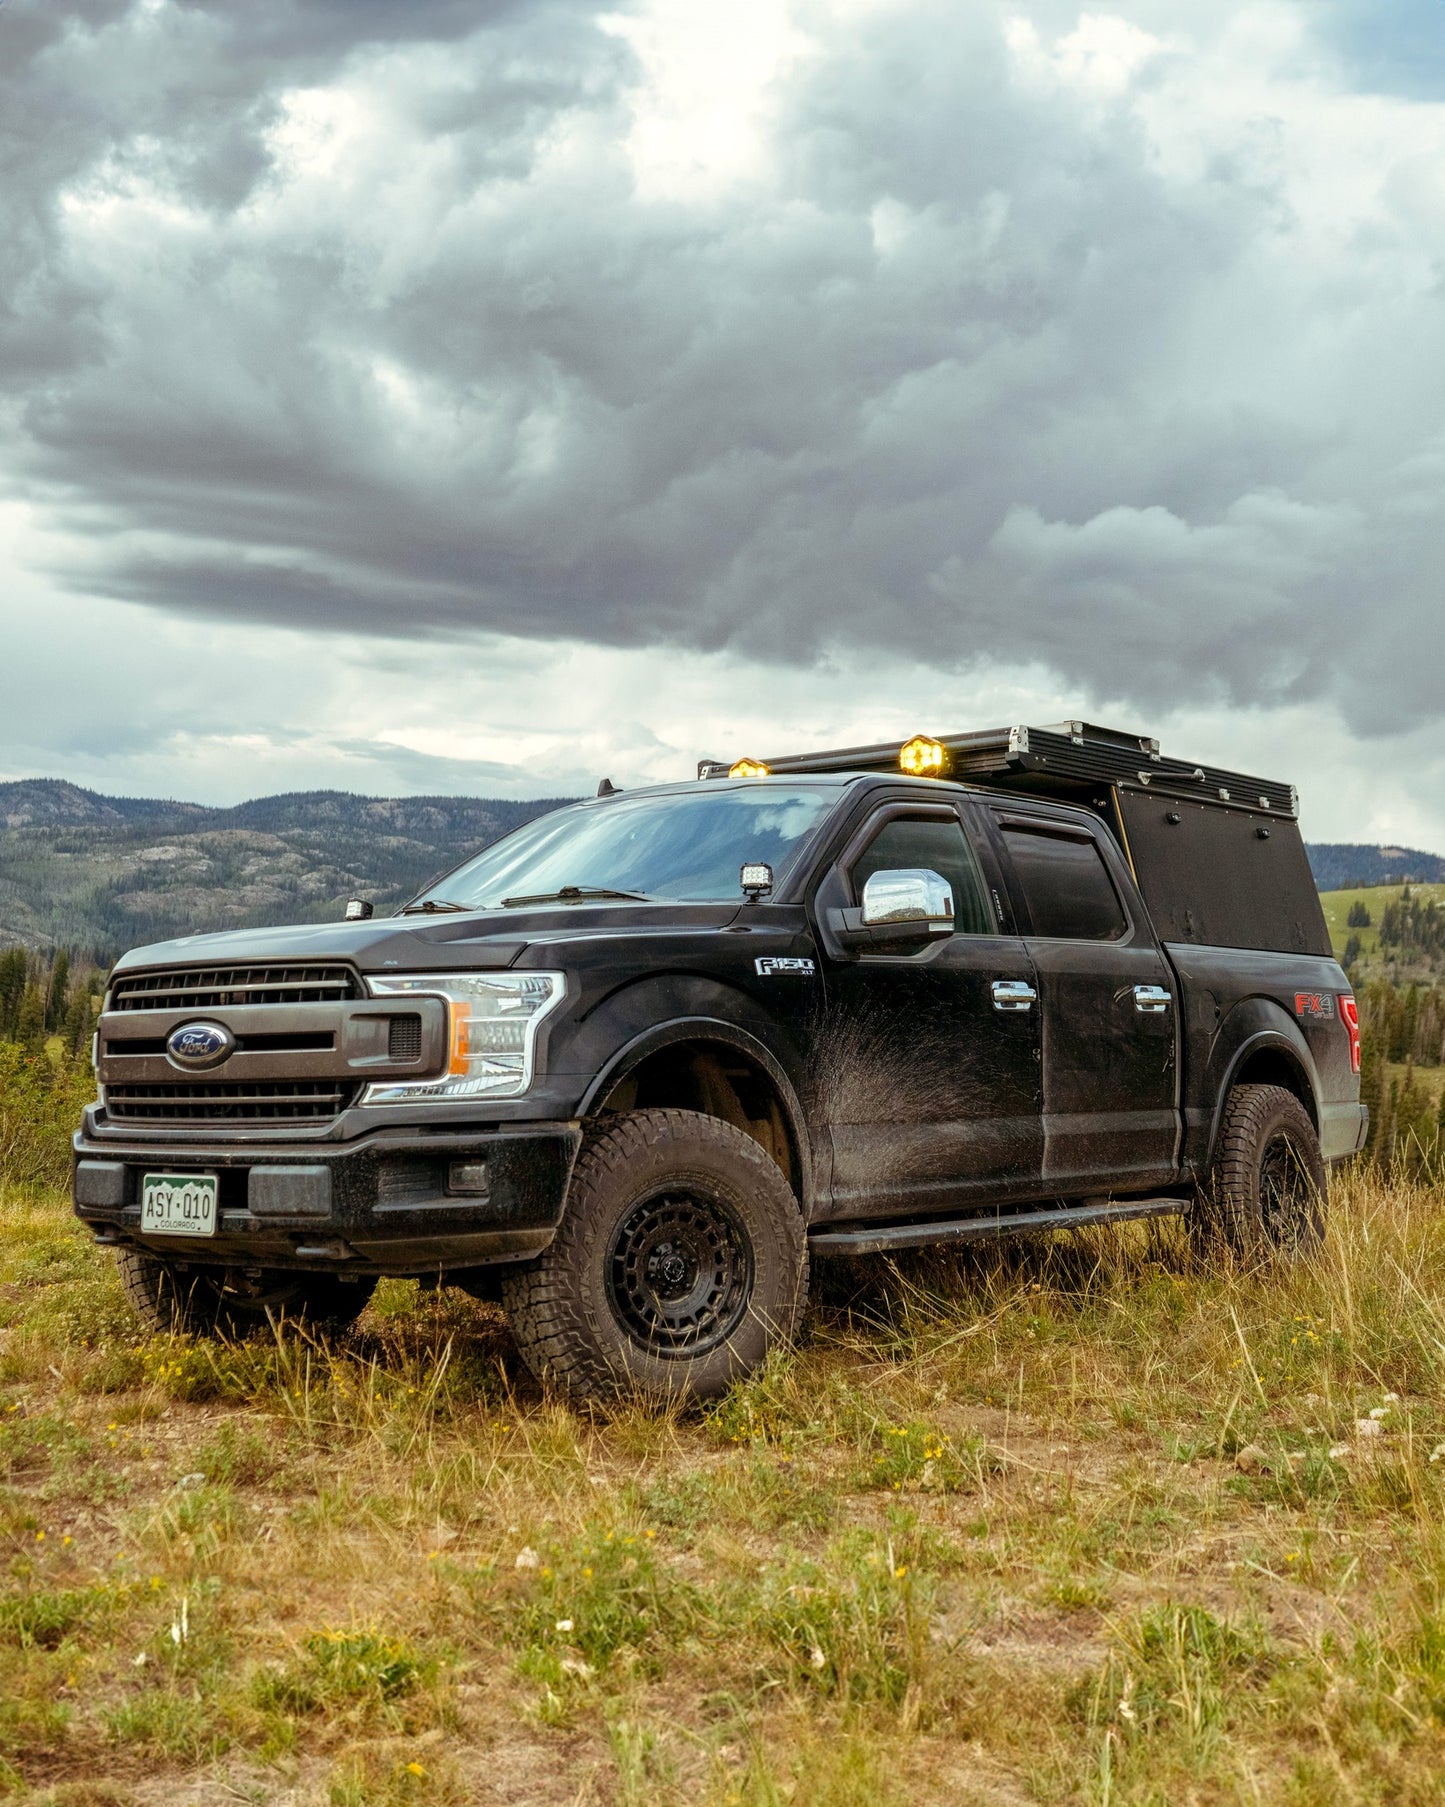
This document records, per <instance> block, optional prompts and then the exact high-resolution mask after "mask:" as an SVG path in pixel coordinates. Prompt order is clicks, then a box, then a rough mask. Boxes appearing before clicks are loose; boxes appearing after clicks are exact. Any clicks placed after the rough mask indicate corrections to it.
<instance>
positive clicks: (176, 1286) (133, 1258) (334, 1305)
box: [116, 1249, 376, 1337]
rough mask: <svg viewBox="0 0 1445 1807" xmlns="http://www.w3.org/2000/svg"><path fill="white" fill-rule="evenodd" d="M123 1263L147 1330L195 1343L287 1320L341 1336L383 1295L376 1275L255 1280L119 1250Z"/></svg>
mask: <svg viewBox="0 0 1445 1807" xmlns="http://www.w3.org/2000/svg"><path fill="white" fill-rule="evenodd" d="M116 1258H117V1261H118V1263H119V1266H120V1282H121V1285H122V1286H123V1287H124V1288H125V1295H126V1297H127V1298H128V1299H129V1300H130V1302H131V1304H132V1306H133V1307H134V1308H135V1311H136V1314H137V1315H138V1316H139V1318H140V1320H141V1322H142V1323H143V1324H144V1325H145V1326H146V1328H147V1329H149V1330H159V1331H181V1332H185V1333H186V1334H188V1335H190V1336H219V1337H243V1336H247V1335H249V1334H250V1333H251V1332H252V1331H253V1330H264V1329H266V1328H267V1327H268V1326H270V1325H272V1324H276V1323H279V1322H280V1321H281V1320H282V1319H283V1318H284V1319H285V1320H286V1321H287V1322H289V1323H301V1324H305V1325H306V1326H307V1328H308V1329H311V1330H317V1331H320V1332H322V1333H323V1334H324V1335H328V1336H334V1335H336V1334H337V1333H338V1332H339V1331H342V1330H345V1329H346V1328H347V1326H348V1325H350V1324H352V1323H353V1322H354V1321H355V1320H356V1319H357V1318H358V1317H360V1316H361V1314H362V1312H363V1311H364V1310H365V1309H366V1305H367V1301H368V1300H369V1299H370V1298H371V1295H372V1293H374V1292H375V1291H376V1281H375V1279H374V1278H372V1277H371V1276H370V1275H367V1276H364V1277H362V1276H358V1278H356V1279H355V1280H352V1279H344V1280H343V1279H341V1278H339V1277H338V1276H336V1275H335V1274H297V1273H291V1272H287V1271H284V1270H282V1269H280V1268H273V1269H270V1270H269V1271H263V1272H262V1273H261V1274H260V1275H259V1276H257V1277H255V1278H254V1279H252V1278H247V1277H245V1276H243V1275H241V1274H237V1273H232V1272H230V1271H229V1270H227V1269H225V1268H192V1269H191V1270H190V1271H189V1272H187V1273H183V1272H181V1271H179V1270H178V1269H177V1268H176V1267H175V1266H174V1265H173V1264H172V1263H171V1262H169V1261H167V1260H165V1259H164V1258H163V1257H162V1256H160V1255H153V1254H151V1252H150V1251H149V1250H148V1249H119V1250H117V1251H116Z"/></svg>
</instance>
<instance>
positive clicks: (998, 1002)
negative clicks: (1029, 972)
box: [992, 979, 1039, 1010]
mask: <svg viewBox="0 0 1445 1807" xmlns="http://www.w3.org/2000/svg"><path fill="white" fill-rule="evenodd" d="M992 989H993V1007H994V1009H995V1010H1032V1009H1033V1007H1034V1004H1035V1003H1036V1002H1037V999H1038V995H1039V994H1038V993H1037V992H1036V991H1035V990H1034V988H1033V986H1032V985H1030V984H1029V982H1028V980H1027V979H995V980H994V982H993V988H992Z"/></svg>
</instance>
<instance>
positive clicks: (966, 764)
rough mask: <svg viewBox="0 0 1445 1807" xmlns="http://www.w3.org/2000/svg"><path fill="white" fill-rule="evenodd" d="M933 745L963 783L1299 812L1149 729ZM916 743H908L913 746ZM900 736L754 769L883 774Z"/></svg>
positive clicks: (788, 757)
mask: <svg viewBox="0 0 1445 1807" xmlns="http://www.w3.org/2000/svg"><path fill="white" fill-rule="evenodd" d="M916 742H919V743H922V744H924V745H925V746H929V747H932V746H936V747H938V748H940V749H941V750H942V758H941V760H939V761H938V763H937V765H936V766H935V768H934V770H933V772H932V774H931V775H932V776H935V777H939V778H947V779H953V780H955V781H957V782H960V783H963V784H981V785H986V786H988V787H990V788H995V787H996V788H1000V789H1005V790H1019V791H1033V792H1035V793H1038V794H1041V795H1047V796H1059V797H1072V798H1082V797H1083V794H1084V793H1086V792H1088V791H1090V790H1091V789H1097V787H1098V786H1100V785H1108V786H1111V787H1112V786H1118V787H1120V788H1122V789H1125V790H1149V791H1152V792H1154V793H1156V794H1158V795H1161V796H1167V797H1174V798H1182V799H1184V800H1185V801H1188V802H1192V803H1215V804H1225V805H1228V804H1233V805H1236V806H1240V807H1243V808H1246V809H1251V810H1265V811H1267V812H1268V813H1270V814H1271V815H1278V816H1289V817H1294V816H1296V815H1297V814H1298V811H1299V798H1298V794H1297V793H1296V791H1295V787H1294V786H1293V785H1292V784H1283V783H1280V782H1279V781H1277V780H1275V779H1272V778H1253V777H1250V776H1249V775H1248V774H1247V773H1244V772H1234V771H1229V770H1227V769H1226V768H1224V767H1223V766H1205V765H1194V764H1192V763H1190V762H1189V761H1187V760H1182V759H1168V758H1166V757H1165V756H1164V754H1163V753H1162V752H1160V750H1159V742H1158V741H1157V740H1154V739H1152V738H1151V737H1150V736H1148V735H1145V734H1130V733H1127V732H1125V731H1123V730H1121V729H1118V728H1101V727H1099V726H1098V725H1097V724H1096V723H1094V722H1079V721H1069V722H1054V723H1052V724H1051V725H1049V726H1048V727H1043V728H1026V727H1016V728H984V729H977V730H975V731H974V732H972V733H968V734H939V735H923V736H917V737H916ZM914 745H915V741H907V742H904V743H903V746H904V747H912V746H914ZM902 751H903V748H902V747H900V745H899V743H898V742H897V741H883V742H880V743H879V744H878V745H876V746H868V747H842V748H837V749H833V750H830V751H827V752H820V753H787V754H783V755H781V756H779V757H776V758H772V759H767V760H761V761H757V762H752V761H748V762H744V763H746V764H749V765H752V766H753V767H754V769H756V766H757V765H761V766H762V767H763V768H764V769H765V770H766V771H768V772H771V773H776V774H778V775H783V774H794V773H797V774H801V773H806V772H812V773H823V772H886V773H897V772H899V771H900V770H903V769H905V768H904V767H903V766H902V765H901V764H900V756H901V753H902ZM731 770H732V767H730V766H727V765H724V764H722V763H721V762H720V761H718V760H712V759H705V760H703V761H702V762H701V763H700V764H699V766H698V769H697V775H698V777H699V778H726V777H727V776H728V774H729V772H730V771H731Z"/></svg>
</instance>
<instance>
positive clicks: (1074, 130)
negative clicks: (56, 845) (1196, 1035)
mask: <svg viewBox="0 0 1445 1807" xmlns="http://www.w3.org/2000/svg"><path fill="white" fill-rule="evenodd" d="M0 247H3V254H0V778H4V777H22V776H34V775H48V776H60V777H67V778H71V779H74V780H76V781H77V782H80V783H83V784H86V785H89V786H92V787H94V788H96V789H100V790H105V791H111V792H119V793H130V794H168V795H178V796H187V797H194V798H199V799H202V800H206V801H216V802H226V801H235V800H239V799H241V798H243V797H246V796H251V795H257V794H260V793H263V792H268V791H276V790H284V789H301V788H312V787H316V786H323V785H326V786H339V787H343V788H347V789H352V790H361V791H368V792H378V793H393V792H401V791H411V792H415V791H428V790H465V791H470V792H479V793H482V794H511V795H524V794H538V793H547V794H556V793H557V792H558V791H560V790H568V789H571V788H573V787H574V786H575V787H579V788H580V787H582V786H584V785H585V786H587V787H588V788H590V787H591V786H592V785H594V784H595V782H596V779H597V778H598V776H600V775H601V774H602V773H604V772H605V773H608V774H610V775H611V776H612V777H613V778H614V779H615V780H616V781H617V782H619V783H623V784H626V783H633V782H639V781H642V780H645V779H649V778H666V777H672V776H677V775H685V774H687V773H689V772H690V771H691V769H692V766H693V762H694V761H695V760H696V759H697V758H698V756H699V755H704V754H706V755H713V756H719V757H730V756H736V755H737V754H739V753H743V752H748V753H752V754H755V755H766V754H768V753H769V752H781V751H786V750H789V749H793V748H800V747H805V746H809V745H827V744H830V743H831V744H837V743H838V742H840V741H845V742H846V741H848V740H854V739H858V738H864V739H873V738H884V737H886V736H888V735H891V734H895V733H896V734H898V735H900V737H901V736H903V735H906V734H908V733H911V732H914V731H917V730H925V731H926V730H935V731H938V730H947V729H954V728H959V727H964V726H990V725H1000V724H1002V723H1004V722H1007V721H1035V722H1047V721H1054V720H1058V719H1060V718H1062V717H1065V716H1070V715H1081V714H1082V715H1087V716H1090V717H1092V718H1093V719H1100V720H1104V721H1108V722H1117V723H1119V724H1120V725H1124V726H1137V727H1138V728H1139V729H1140V730H1141V731H1148V732H1153V733H1157V734H1159V735H1160V737H1161V738H1162V740H1163V742H1164V745H1165V748H1166V750H1169V751H1174V752H1177V753H1180V754H1182V755H1186V756H1188V757H1192V758H1208V759H1213V760H1217V761H1219V762H1221V763H1225V764H1230V765H1235V766H1243V767H1246V768H1249V767H1251V766H1252V767H1255V768H1256V769H1260V770H1264V771H1267V772H1269V773H1271V774H1274V773H1278V774H1279V775H1281V776H1284V777H1287V778H1293V779H1295V780H1296V781H1297V782H1298V783H1299V784H1300V787H1301V790H1302V792H1303V793H1304V801H1305V823H1306V829H1307V832H1308V833H1310V834H1311V836H1312V837H1313V838H1317V839H1338V840H1347V839H1348V840H1381V839H1384V840H1404V841H1407V842H1409V843H1411V844H1413V845H1417V846H1425V847H1433V848H1438V849H1441V850H1445V735H1442V725H1445V621H1442V595H1445V23H1442V17H1441V7H1440V0H1371V3H1370V4H1368V5H1367V4H1366V3H1365V0H1250V3H1237V0H1167V3H1166V0H1127V4H1124V5H1122V6H1118V7H1113V6H1109V5H1107V4H1105V5H1101V6H1100V7H1099V8H1097V9H1095V10H1083V11H1081V10H1080V9H1079V7H1078V6H1077V5H1075V4H1066V3H1064V0H1016V3H1015V0H1000V3H999V4H992V3H979V0H939V3H932V0H832V3H829V0H729V3H728V4H727V5H726V6H700V5H698V4H697V0H639V3H638V4H637V5H636V6H633V7H623V8H619V9H617V10H597V9H596V8H595V7H594V6H592V5H587V4H579V3H576V0H246V4H245V5H244V6H242V5H238V4H236V3H235V0H0Z"/></svg>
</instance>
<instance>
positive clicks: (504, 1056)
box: [361, 973, 566, 1104]
mask: <svg viewBox="0 0 1445 1807" xmlns="http://www.w3.org/2000/svg"><path fill="white" fill-rule="evenodd" d="M367 983H368V985H369V986H370V987H371V991H372V993H373V995H374V996H376V997H388V998H394V997H397V996H405V995H407V994H410V995H412V996H414V997H441V998H445V999H446V1003H447V1070H446V1072H445V1073H443V1074H441V1075H440V1076H439V1077H438V1078H435V1079H400V1080H398V1079H386V1080H382V1081H381V1082H380V1083H379V1084H377V1085H369V1086H368V1087H367V1088H366V1092H365V1094H364V1095H363V1097H362V1100H361V1102H362V1103H363V1104H410V1103H413V1102H416V1101H419V1100H422V1099H426V1098H435V1099H437V1100H438V1101H445V1100H446V1099H449V1098H516V1097H518V1096H519V1095H520V1094H521V1093H522V1092H525V1091H526V1089H527V1087H528V1086H529V1085H531V1083H532V1062H533V1054H534V1051H535V1049H536V1046H537V1030H538V1028H539V1026H540V1025H541V1022H542V1019H543V1017H545V1016H546V1015H547V1013H548V1012H549V1011H550V1010H554V1009H555V1008H556V1007H557V1005H558V1004H559V1003H561V1001H562V998H563V995H564V993H565V991H566V981H565V979H564V978H563V975H562V974H561V973H441V974H432V973H414V974H411V975H408V976H406V977H402V976H400V975H399V976H398V977H396V978H391V977H389V976H388V977H375V976H371V977H368V980H367Z"/></svg>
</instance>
